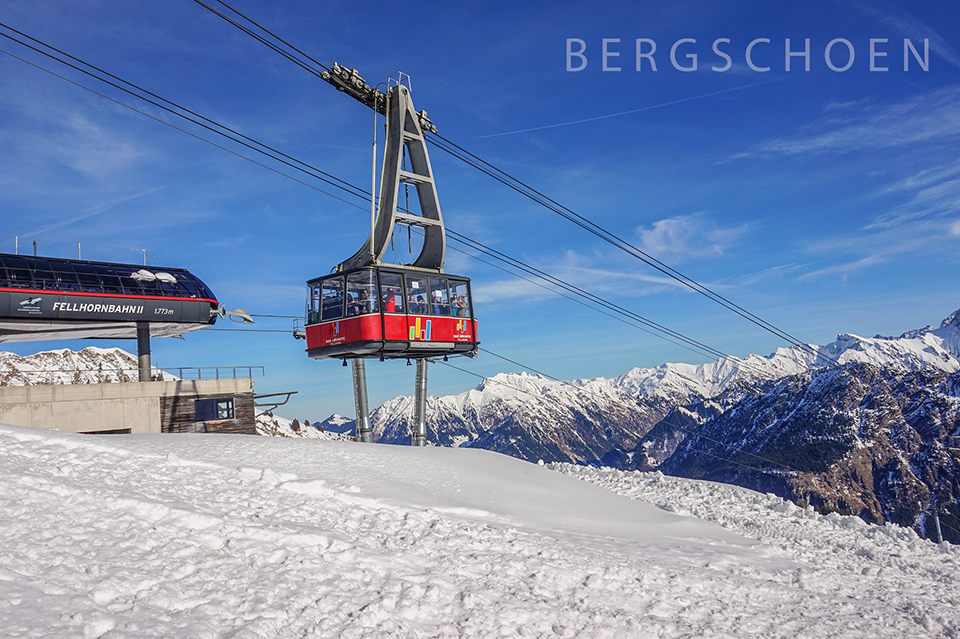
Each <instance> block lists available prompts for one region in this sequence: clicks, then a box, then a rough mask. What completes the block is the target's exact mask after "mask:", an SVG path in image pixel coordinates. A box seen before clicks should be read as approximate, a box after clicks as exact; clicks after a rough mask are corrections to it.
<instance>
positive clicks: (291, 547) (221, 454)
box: [0, 426, 960, 639]
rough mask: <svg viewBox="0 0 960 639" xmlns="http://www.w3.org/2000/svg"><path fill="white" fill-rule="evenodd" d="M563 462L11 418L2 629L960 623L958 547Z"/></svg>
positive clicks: (173, 631) (839, 627) (835, 628)
mask: <svg viewBox="0 0 960 639" xmlns="http://www.w3.org/2000/svg"><path fill="white" fill-rule="evenodd" d="M558 470H561V471H562V472H556V471H555V470H551V469H550V468H546V467H544V466H541V465H538V464H531V463H527V462H523V461H520V460H517V459H513V458H510V457H506V456H503V455H499V454H497V453H492V452H488V451H483V450H473V449H451V448H435V447H428V448H410V447H399V446H385V445H376V444H372V445H367V444H357V443H352V442H346V441H326V440H320V439H289V438H275V437H255V436H241V435H204V434H184V435H132V436H131V435H116V436H100V437H97V436H84V435H73V434H67V433H60V432H55V431H39V430H29V429H23V428H18V427H13V426H0V522H2V524H0V628H2V630H3V631H2V634H3V636H4V637H38V638H39V637H85V638H86V639H95V638H98V637H103V638H105V639H106V638H110V639H116V638H121V637H124V638H134V637H136V638H138V639H140V638H152V637H191V638H193V637H196V638H211V639H213V638H227V637H230V638H234V639H259V638H267V637H269V638H286V637H701V636H718V637H744V636H757V637H801V636H802V637H841V636H842V637H845V638H849V637H854V638H857V637H870V638H873V637H905V636H910V637H915V636H956V635H957V634H958V633H960V619H958V614H957V612H956V610H957V607H958V604H960V595H958V594H957V587H956V584H957V581H956V577H955V575H956V574H957V572H958V571H957V569H958V567H960V555H958V553H957V551H956V548H955V547H952V546H949V545H946V544H944V545H942V546H936V545H934V544H931V543H929V542H926V541H923V540H920V539H918V538H917V537H916V535H915V534H913V533H912V531H909V530H906V529H901V528H897V527H895V526H883V527H875V526H873V527H871V526H867V525H865V524H863V523H862V522H861V521H860V520H857V519H855V518H839V517H835V516H834V517H832V518H831V517H821V516H820V515H817V514H815V513H814V512H812V511H809V510H803V509H798V508H796V507H795V506H792V505H791V504H787V503H786V502H783V501H781V500H778V499H775V498H772V497H768V496H764V495H759V494H757V493H751V492H750V491H745V490H743V489H738V488H734V487H729V486H719V485H715V484H706V483H703V482H689V481H687V482H684V481H682V480H672V479H671V480H669V481H668V480H667V479H665V478H663V477H662V476H658V475H657V474H656V473H654V474H649V473H620V472H618V471H597V470H595V469H586V468H582V467H558ZM565 473H566V474H574V475H577V477H568V476H565ZM590 473H594V474H593V475H591V474H590ZM578 478H579V479H586V480H588V481H579V480H578ZM590 482H594V483H601V484H605V485H607V486H609V487H610V488H612V489H613V490H608V489H607V488H605V487H603V486H597V485H593V484H592V483H590ZM638 491H639V492H638ZM617 492H620V493H624V494H622V495H621V494H617ZM637 497H641V498H642V499H636V498H637ZM654 504H657V505H660V506H662V507H660V508H658V507H657V506H656V505H654ZM698 504H699V506H698ZM665 508H666V509H665ZM668 510H673V511H674V512H668ZM694 515H697V516H694ZM751 522H753V523H751Z"/></svg>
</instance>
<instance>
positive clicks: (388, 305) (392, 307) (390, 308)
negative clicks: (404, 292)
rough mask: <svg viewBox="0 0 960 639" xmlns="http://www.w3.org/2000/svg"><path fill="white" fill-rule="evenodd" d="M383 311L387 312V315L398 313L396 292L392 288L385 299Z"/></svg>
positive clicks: (388, 290)
mask: <svg viewBox="0 0 960 639" xmlns="http://www.w3.org/2000/svg"><path fill="white" fill-rule="evenodd" d="M383 310H385V311H386V312H387V313H396V312H397V300H396V297H395V296H394V290H393V289H392V288H388V289H387V294H386V295H385V296H384V298H383Z"/></svg>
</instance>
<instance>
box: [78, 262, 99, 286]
mask: <svg viewBox="0 0 960 639" xmlns="http://www.w3.org/2000/svg"><path fill="white" fill-rule="evenodd" d="M73 270H74V271H76V272H77V279H78V280H79V281H80V290H81V291H92V292H94V293H99V292H100V277H99V276H98V275H97V271H96V270H95V269H94V268H93V267H92V266H90V265H89V264H74V265H73Z"/></svg>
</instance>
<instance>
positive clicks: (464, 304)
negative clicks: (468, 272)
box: [450, 280, 471, 317]
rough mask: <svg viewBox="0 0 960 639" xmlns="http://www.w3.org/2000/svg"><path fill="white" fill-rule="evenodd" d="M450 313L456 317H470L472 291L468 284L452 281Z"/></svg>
mask: <svg viewBox="0 0 960 639" xmlns="http://www.w3.org/2000/svg"><path fill="white" fill-rule="evenodd" d="M450 311H451V314H452V315H453V316H454V317H470V316H471V315H470V291H468V290H467V283H466V282H459V281H457V280H450Z"/></svg>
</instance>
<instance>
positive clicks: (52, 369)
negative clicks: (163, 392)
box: [0, 346, 139, 386]
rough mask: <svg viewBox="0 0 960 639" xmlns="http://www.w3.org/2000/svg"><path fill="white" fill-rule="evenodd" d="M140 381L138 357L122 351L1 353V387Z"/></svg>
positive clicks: (95, 349)
mask: <svg viewBox="0 0 960 639" xmlns="http://www.w3.org/2000/svg"><path fill="white" fill-rule="evenodd" d="M138 379H139V367H138V363H137V358H136V356H135V355H132V354H130V353H128V352H126V351H124V350H122V349H119V348H97V347H95V346H90V347H87V348H85V349H83V350H82V351H72V350H70V349H67V348H62V349H58V350H52V351H44V352H42V353H36V354H35V355H28V356H26V357H21V356H19V355H16V354H14V353H6V352H0V384H2V385H4V386H32V385H35V384H91V383H98V382H135V381H137V380H138Z"/></svg>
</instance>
